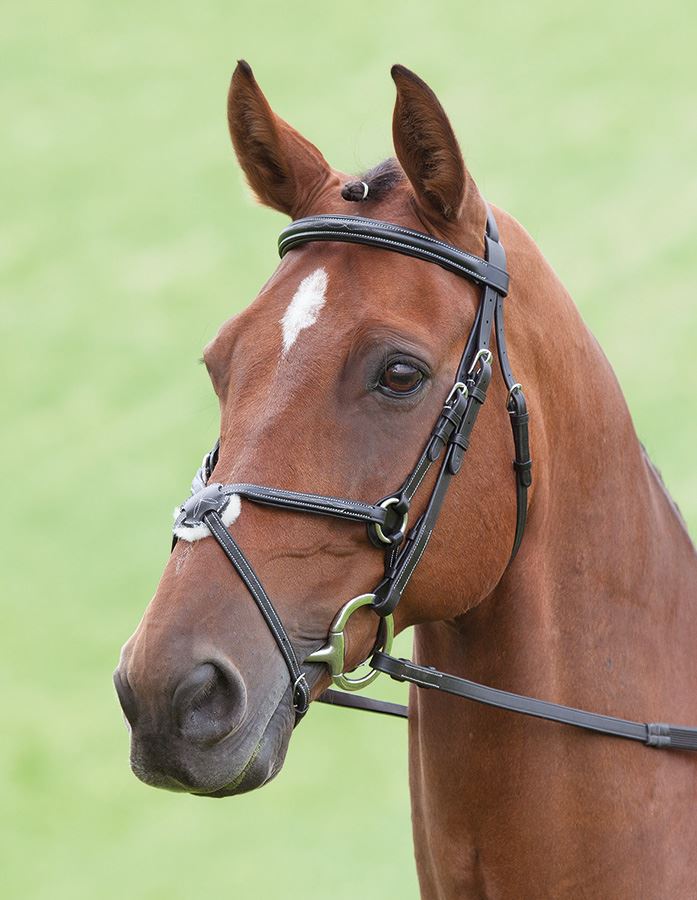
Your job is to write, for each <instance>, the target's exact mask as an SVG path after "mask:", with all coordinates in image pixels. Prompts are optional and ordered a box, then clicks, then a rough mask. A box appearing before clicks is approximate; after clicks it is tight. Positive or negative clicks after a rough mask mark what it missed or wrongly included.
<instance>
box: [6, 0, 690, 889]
mask: <svg viewBox="0 0 697 900" xmlns="http://www.w3.org/2000/svg"><path fill="white" fill-rule="evenodd" d="M696 26H697V12H696V8H695V6H694V3H691V2H684V3H679V2H675V0H667V2H663V3H661V4H660V5H655V6H654V7H653V10H652V11H651V12H647V11H645V10H642V9H640V8H639V5H637V4H630V3H612V2H610V3H608V2H607V0H582V2H581V0H572V2H568V0H567V2H565V3H563V4H560V3H558V2H556V0H532V2H528V3H522V2H499V3H497V4H495V5H494V4H464V3H462V2H457V0H451V2H433V3H427V2H425V0H422V2H419V3H414V2H400V3H398V4H397V3H384V2H380V0H374V2H371V3H354V4H351V5H349V6H348V7H346V6H336V5H334V4H329V3H326V2H323V3H320V2H317V0H309V2H308V0H306V2H304V3H300V4H289V3H278V2H266V3H250V2H238V3H233V2H228V3H222V2H208V3H205V4H193V3H186V4H184V3H179V2H174V3H173V2H170V3H156V2H150V3H143V2H140V3H136V2H131V0H127V2H120V3H104V2H102V3H97V2H95V0H92V2H87V0H82V2H77V0H63V2H62V3H60V4H56V3H49V2H48V0H43V2H32V0H28V2H24V3H21V4H20V3H14V4H12V6H10V7H7V8H6V9H5V11H4V15H3V23H2V30H1V34H0V66H1V67H2V75H3V77H2V81H1V84H0V94H1V96H2V105H1V109H2V114H3V125H2V133H3V139H2V153H3V162H2V201H1V204H0V217H1V220H2V239H1V241H0V279H1V284H2V325H3V342H2V344H3V348H2V357H3V362H4V364H5V371H6V375H5V377H4V378H3V384H4V389H3V391H2V403H3V406H2V421H3V423H4V429H5V435H4V440H3V454H4V456H5V458H4V460H3V468H2V471H3V473H4V479H3V481H4V488H3V493H4V507H5V514H4V516H3V517H2V526H1V527H2V541H1V544H0V546H2V548H3V552H4V554H5V558H4V561H3V564H2V576H3V589H2V602H3V615H2V622H3V626H2V652H1V653H0V676H1V679H2V684H3V688H4V690H3V727H2V738H1V739H0V753H1V755H0V761H1V765H2V778H1V782H2V788H0V792H1V794H2V797H1V798H0V815H1V816H2V834H1V836H0V895H2V896H3V897H8V898H32V900H33V898H42V900H43V898H51V900H55V898H71V900H78V898H93V897H99V898H103V900H110V898H121V897H125V896H128V897H132V898H136V900H140V898H147V900H150V898H153V900H154V898H176V900H178V898H186V900H188V898H193V897H198V896H204V895H207V896H213V895H220V896H229V897H241V898H247V897H254V898H277V897H278V898H280V897H283V898H295V897H303V896H306V895H307V894H310V895H315V896H316V895H319V894H323V893H324V892H325V891H327V892H330V893H331V894H332V896H333V897H334V898H355V897H362V898H365V900H370V898H378V897H380V898H384V897H385V896H388V897H415V896H416V895H417V888H416V878H415V872H414V865H413V861H412V850H411V836H410V826H409V809H408V798H407V782H406V746H405V745H406V742H405V728H404V726H403V724H402V723H400V722H396V721H385V720H382V719H373V718H370V717H366V718H363V717H361V716H359V715H357V714H351V713H345V714H342V712H340V711H337V710H331V709H324V708H317V709H313V713H312V715H311V716H309V717H308V719H307V720H306V721H305V723H304V724H303V726H302V728H300V729H299V730H298V732H297V734H296V735H295V736H294V738H293V741H292V743H291V749H290V752H289V756H288V760H287V762H286V766H285V769H284V770H283V772H282V774H281V775H280V777H279V778H278V779H277V781H276V782H274V783H273V784H272V785H270V786H269V787H267V788H265V789H264V790H263V791H260V792H258V793H256V794H252V795H248V796H245V797H242V798H239V799H233V800H226V801H223V802H215V803H214V802H206V801H202V800H200V799H196V798H192V797H183V796H176V795H172V794H167V793H164V792H157V791H154V790H152V789H149V788H146V787H144V786H143V785H141V784H139V783H138V782H137V781H136V780H135V778H134V777H133V776H132V775H131V774H130V772H129V769H128V760H127V735H126V732H125V730H124V728H123V725H122V723H121V717H120V714H119V710H118V707H117V703H116V700H115V696H114V694H113V691H112V687H111V672H112V669H113V667H114V665H115V663H116V660H117V656H118V650H119V647H120V645H121V643H122V642H123V640H124V639H125V638H126V637H127V636H128V635H129V634H130V632H131V631H132V630H133V628H134V627H135V625H136V623H137V621H138V619H139V617H140V615H141V613H142V611H143V609H144V607H145V605H146V603H147V601H148V600H149V598H150V596H151V594H152V592H153V590H154V588H155V585H156V583H157V579H158V577H159V574H160V571H161V569H162V566H163V564H164V562H165V559H166V557H167V551H168V528H169V524H170V510H171V509H172V507H173V506H174V505H175V503H177V502H179V501H180V499H181V497H182V492H184V491H185V490H186V489H187V486H188V484H189V480H190V477H191V474H192V469H193V468H194V466H195V465H196V464H197V463H198V461H199V459H200V457H201V455H202V453H203V452H204V451H205V450H206V449H208V447H209V446H210V444H211V443H212V441H213V439H214V438H215V435H216V430H217V404H216V401H215V398H214V396H213V393H212V391H211V389H210V388H209V385H208V383H207V379H206V375H205V371H204V370H203V369H202V367H200V366H198V365H197V364H196V359H197V357H198V356H199V355H200V352H201V348H202V346H203V345H204V344H205V342H206V341H207V340H208V339H209V338H210V337H211V336H212V335H213V334H214V332H215V330H216V327H217V325H218V324H219V323H220V322H221V321H222V320H224V319H225V318H226V317H228V316H230V315H231V314H232V313H234V312H236V311H237V310H239V309H240V308H241V307H242V306H244V305H245V304H246V303H248V302H249V301H250V300H251V299H252V298H253V296H254V295H255V293H256V291H257V289H258V287H259V286H260V285H261V283H262V282H263V281H264V280H265V279H266V277H267V276H268V275H269V273H270V272H271V271H272V269H273V267H274V266H275V264H276V255H275V249H274V245H275V239H276V235H277V232H278V230H279V228H280V226H281V225H282V224H283V220H282V218H281V217H280V216H279V215H277V214H275V213H272V212H270V211H268V210H264V209H261V208H259V207H257V206H255V205H254V204H253V203H252V202H251V201H250V200H249V199H248V195H247V193H246V190H245V189H244V187H243V185H242V180H241V177H240V175H239V172H238V170H237V168H236V164H235V162H234V160H233V156H232V151H231V149H230V146H229V141H228V136H227V130H226V121H225V96H226V91H227V84H228V79H229V76H230V73H231V71H232V69H233V66H234V62H235V59H236V58H237V57H240V56H243V57H245V58H247V59H248V60H249V61H250V62H251V63H252V65H253V66H254V68H255V71H256V74H257V77H258V79H259V81H260V83H261V85H262V86H263V88H264V90H265V91H266V92H267V94H268V96H269V98H270V100H271V102H272V104H273V105H274V107H275V108H276V109H277V111H278V112H279V113H280V114H281V115H283V116H284V117H285V118H287V119H288V120H289V121H291V122H292V123H293V124H294V125H296V127H298V128H299V129H300V130H301V131H303V132H304V133H305V134H307V135H308V136H309V137H310V138H311V139H312V140H313V141H315V142H316V143H317V144H318V145H319V146H320V147H321V148H322V150H323V151H324V153H325V155H326V156H327V157H328V159H329V160H330V161H331V162H333V163H334V164H335V165H337V166H339V167H341V168H344V169H346V170H348V171H359V170H361V169H362V168H364V167H366V166H368V165H370V164H372V163H374V162H376V161H377V160H379V159H381V158H382V157H384V156H387V155H389V154H390V153H391V144H390V117H391V109H392V102H393V87H392V83H391V80H390V78H389V66H390V64H391V63H393V62H402V63H404V64H406V65H408V66H410V67H412V68H414V69H415V70H416V71H417V72H419V73H420V74H421V75H422V76H423V77H424V78H426V80H427V81H429V83H430V84H432V86H433V87H434V88H435V89H436V91H437V92H438V94H439V96H440V97H441V99H442V101H443V103H444V105H445V107H446V109H447V110H448V111H449V113H450V115H451V117H452V120H453V123H454V124H455V126H456V131H457V132H458V134H459V136H460V138H461V141H462V145H463V149H464V152H465V155H466V158H467V160H468V163H469V165H470V168H471V170H472V172H473V173H474V175H475V177H476V178H477V180H478V182H479V185H480V187H481V188H482V189H483V191H484V193H485V194H486V196H487V197H489V198H490V199H491V200H492V201H494V202H495V203H497V204H499V205H501V206H503V207H505V208H506V209H508V210H509V211H511V212H512V213H513V214H514V215H516V216H517V217H518V218H519V219H520V220H521V221H522V222H523V223H524V224H525V225H526V226H527V227H528V228H529V230H530V231H531V232H532V234H533V235H534V237H535V238H536V239H537V240H538V242H539V244H540V245H541V247H542V249H543V251H544V252H545V253H546V255H547V256H548V258H549V259H550V260H551V262H552V263H553V265H554V266H555V267H556V269H557V271H558V272H559V273H560V275H561V277H562V279H563V280H564V281H565V283H566V284H567V285H568V287H569V289H570V290H571V292H572V294H573V295H574V297H575V299H576V301H577V303H578V304H579V306H580V307H581V309H582V311H583V314H584V316H585V318H586V320H587V321H588V323H589V324H590V326H591V328H592V329H593V331H594V332H595V334H596V335H597V336H598V338H599V339H600V341H601V343H602V345H603V346H604V348H605V350H606V352H607V354H608V356H609V358H610V360H611V361H612V363H613V364H614V366H615V368H616V370H617V372H618V375H619V377H620V380H621V382H622V385H623V387H624V389H625V392H626V394H627V397H628V400H629V404H630V406H631V409H632V412H633V414H634V417H635V420H636V423H637V429H638V432H639V434H640V436H641V437H642V439H643V440H644V441H645V442H646V444H647V446H648V448H649V451H650V453H651V455H652V457H653V459H654V461H655V462H656V464H657V465H658V466H659V467H660V468H661V470H662V472H663V474H664V477H665V479H666V482H667V484H668V486H669V488H670V490H671V491H672V493H673V495H674V497H675V498H676V500H677V501H678V503H679V504H680V506H681V507H682V510H683V512H684V514H685V516H686V518H687V520H688V522H689V524H690V526H691V528H692V531H693V533H694V532H695V527H696V526H697V466H695V460H694V446H695V442H696V441H697V427H696V425H695V388H696V387H697V385H696V383H695V381H696V379H695V363H694V349H693V348H694V346H695V340H696V339H697V310H696V305H695V302H694V299H693V291H694V288H695V286H696V285H697V261H696V259H695V253H694V247H695V245H696V244H697V216H696V214H695V213H696V211H697V167H696V166H695V159H696V158H697V115H695V86H696V84H697V63H696V61H695V60H696V56H697V54H695V50H694V39H695V30H696ZM550 377H554V374H553V373H550ZM588 401H589V402H590V403H592V401H593V398H592V397H589V398H588ZM403 647H404V649H406V645H403ZM388 693H389V689H388ZM337 773H340V774H341V777H340V778H339V779H338V782H337Z"/></svg>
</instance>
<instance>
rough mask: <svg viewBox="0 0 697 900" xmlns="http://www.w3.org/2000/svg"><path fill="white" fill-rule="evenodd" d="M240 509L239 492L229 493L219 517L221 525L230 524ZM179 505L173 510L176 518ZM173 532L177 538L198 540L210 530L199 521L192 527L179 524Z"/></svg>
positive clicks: (235, 518)
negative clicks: (227, 500)
mask: <svg viewBox="0 0 697 900" xmlns="http://www.w3.org/2000/svg"><path fill="white" fill-rule="evenodd" d="M241 511H242V501H241V500H240V495H239V494H230V500H229V502H228V505H227V506H226V507H225V509H224V510H223V512H222V514H221V516H220V518H221V519H222V520H223V525H232V523H233V522H235V521H236V520H237V517H238V516H239V514H240V512H241ZM179 512H180V510H179V507H177V509H175V510H174V518H175V519H176V518H177V516H178V515H179ZM174 533H175V534H176V536H177V537H178V538H181V539H182V540H183V541H189V542H191V541H200V540H201V538H205V537H208V535H209V534H210V531H209V529H208V525H206V524H205V523H203V522H202V523H201V524H200V525H194V526H193V528H187V527H185V526H184V525H181V526H180V527H179V528H175V529H174Z"/></svg>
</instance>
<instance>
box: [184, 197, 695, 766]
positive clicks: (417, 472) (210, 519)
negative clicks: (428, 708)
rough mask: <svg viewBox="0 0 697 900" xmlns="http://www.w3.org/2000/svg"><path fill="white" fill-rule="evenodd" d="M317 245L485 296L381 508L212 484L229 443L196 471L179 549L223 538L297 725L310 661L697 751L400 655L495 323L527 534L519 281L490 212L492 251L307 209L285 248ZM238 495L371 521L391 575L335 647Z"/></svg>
mask: <svg viewBox="0 0 697 900" xmlns="http://www.w3.org/2000/svg"><path fill="white" fill-rule="evenodd" d="M317 241H334V242H343V243H353V244H362V245H366V246H369V247H379V248H381V249H386V250H390V251H393V252H396V253H401V254H404V255H407V256H411V257H414V258H416V259H420V260H424V261H426V262H431V263H435V264H437V265H439V266H441V267H442V268H444V269H446V270H448V271H449V272H453V273H454V274H456V275H459V276H461V277H464V278H466V279H467V280H469V281H472V282H474V283H475V284H477V285H479V286H480V287H481V289H482V293H481V298H480V301H479V306H478V309H477V313H476V316H475V319H474V323H473V325H472V328H471V330H470V332H469V336H468V338H467V342H466V344H465V348H464V351H463V353H462V357H461V359H460V364H459V366H458V369H457V372H456V373H455V378H454V381H453V385H452V387H451V389H450V391H449V392H448V395H447V397H446V399H445V402H444V404H443V407H442V409H441V411H440V414H439V416H438V419H437V420H436V423H435V425H434V426H433V428H432V430H431V433H430V434H429V436H428V439H427V440H426V443H425V446H424V449H423V451H422V453H421V456H420V457H419V459H418V461H417V463H416V465H415V466H414V468H413V469H412V471H411V472H410V473H409V475H408V476H407V478H406V479H405V481H404V482H403V483H402V485H401V486H400V487H399V489H398V490H397V491H395V492H394V493H392V494H389V495H387V496H386V497H384V498H382V499H381V500H378V501H377V502H376V503H374V504H371V503H365V502H363V501H359V500H350V499H345V498H338V497H330V496H323V495H319V494H312V493H304V492H298V491H289V490H282V489H279V488H274V487H267V486H264V485H257V484H248V483H242V484H218V483H215V482H213V483H211V482H210V476H211V474H212V472H213V469H214V468H215V465H216V462H217V459H218V453H219V447H220V444H219V442H216V444H215V446H214V447H213V449H212V450H211V451H210V453H208V454H207V455H206V456H205V457H204V460H203V463H202V465H201V467H200V469H199V470H198V472H197V473H196V476H195V477H194V480H193V482H192V487H191V496H190V497H189V499H188V500H187V501H186V502H185V503H184V504H183V505H182V506H181V507H180V510H179V513H178V515H177V517H176V520H175V523H174V533H175V536H174V540H173V544H172V546H173V547H174V544H175V543H176V541H177V535H178V534H179V535H180V536H181V535H186V533H187V529H198V530H200V529H201V527H202V526H205V527H207V529H208V532H209V533H210V535H211V536H212V537H214V538H215V540H216V541H217V542H218V544H219V545H220V547H221V549H222V551H223V552H224V553H225V555H226V556H227V558H228V560H229V561H230V563H231V564H232V566H233V567H234V569H235V570H236V572H237V574H238V575H239V577H240V578H241V580H242V581H243V583H244V585H245V587H246V588H247V590H248V591H249V593H250V595H251V597H252V599H253V600H254V602H255V603H256V605H257V607H258V609H259V611H260V613H261V615H262V616H263V618H264V620H265V622H266V624H267V625H268V627H269V629H270V630H271V633H272V635H273V637H274V639H275V641H276V643H277V645H278V648H279V650H280V652H281V654H282V656H283V659H284V661H285V663H286V666H287V668H288V672H289V676H290V683H291V686H292V703H293V707H294V710H295V716H296V724H297V722H298V721H300V719H301V718H302V717H303V716H304V715H305V713H306V712H307V710H308V708H309V705H310V688H309V685H308V682H307V677H306V673H305V671H304V669H303V666H304V665H305V664H306V663H309V664H325V665H327V666H328V667H329V671H330V674H331V678H332V681H333V683H334V684H335V685H336V686H338V687H340V688H343V689H344V690H345V691H356V690H359V689H361V688H363V687H365V686H366V685H368V684H370V683H371V682H372V681H374V680H375V678H377V676H378V675H379V674H380V673H385V674H387V675H389V676H390V677H391V678H393V679H394V680H396V681H402V682H408V683H410V684H414V685H416V686H417V687H420V688H425V689H428V688H431V689H435V690H440V691H444V692H446V693H450V694H453V695H455V696H459V697H464V698H466V699H469V700H474V701H476V702H479V703H483V704H486V705H489V706H494V707H498V708H501V709H507V710H510V711H512V712H518V713H522V714H524V715H528V716H534V717H537V718H543V719H549V720H552V721H555V722H559V723H562V724H567V725H574V726H576V727H579V728H584V729H588V730H592V731H596V732H600V733H602V734H608V735H614V736H616V737H624V738H628V739H630V740H635V741H641V742H643V743H645V744H647V745H649V746H652V747H658V748H672V749H682V750H697V729H695V728H685V727H679V726H675V725H668V724H664V723H644V722H634V721H630V720H626V719H619V718H616V717H614V716H606V715H599V714H597V713H591V712H586V711H584V710H579V709H575V708H573V707H569V706H562V705H559V704H555V703H549V702H547V701H544V700H538V699H535V698H532V697H526V696H523V695H520V694H513V693H510V692H508V691H501V690H498V689H495V688H491V687H487V686H485V685H482V684H478V683H477V682H473V681H469V680H468V679H465V678H460V677H457V676H455V675H449V674H448V673H445V672H439V671H438V670H436V669H434V668H432V667H427V666H420V665H416V664H415V663H412V662H411V661H409V660H405V659H396V658H395V657H393V656H391V655H390V650H391V647H392V638H393V635H394V623H393V613H394V611H395V609H396V607H397V605H398V603H399V601H400V599H401V597H402V595H403V593H404V590H405V589H406V586H407V584H408V582H409V579H410V578H411V576H412V575H413V573H414V570H415V569H416V567H417V566H418V564H419V562H420V560H421V558H422V555H423V553H424V552H425V550H426V547H427V545H428V542H429V540H430V537H431V534H432V532H433V529H434V527H435V525H436V521H437V519H438V515H439V513H440V510H441V507H442V504H443V501H444V499H445V496H446V493H447V490H448V487H449V485H450V483H451V481H452V479H453V478H454V477H455V476H457V474H458V473H459V472H460V469H461V467H462V464H463V461H464V456H465V453H466V451H467V448H468V446H469V440H470V435H471V433H472V429H473V428H474V425H475V422H476V419H477V415H478V413H479V410H480V409H481V407H482V405H483V404H484V401H485V400H486V394H487V389H488V387H489V383H490V381H491V377H492V361H493V355H492V352H491V350H490V342H491V335H492V331H493V330H494V328H495V332H496V350H497V356H498V361H499V367H500V370H501V374H502V377H503V380H504V383H505V385H506V388H507V392H508V393H507V410H508V414H509V419H510V424H511V428H512V432H513V446H514V460H513V473H514V477H515V491H516V507H517V512H516V522H515V535H514V539H513V546H512V550H511V560H512V559H513V558H514V557H515V555H516V553H517V552H518V549H519V547H520V543H521V541H522V539H523V534H524V531H525V522H526V517H527V499H528V498H527V494H528V488H529V487H530V484H531V480H532V461H531V459H530V451H529V440H528V410H527V404H526V401H525V395H524V393H523V389H522V386H521V384H520V383H519V382H517V381H516V379H515V377H514V375H513V372H512V370H511V365H510V361H509V358H508V352H507V349H506V336H505V330H504V317H503V301H504V298H505V296H506V294H507V292H508V285H509V277H508V273H507V271H506V254H505V251H504V249H503V246H502V244H501V242H500V240H499V234H498V228H497V225H496V221H495V219H494V215H493V213H492V211H491V210H488V212H487V224H486V233H485V235H484V244H485V257H484V258H482V257H479V256H475V255H473V254H470V253H466V252H464V251H463V250H460V249H458V248H457V247H454V246H452V245H451V244H447V243H445V242H443V241H440V240H437V239H436V238H434V237H432V236H431V235H428V234H424V233H421V232H417V231H412V230H411V229H408V228H403V227H401V226H399V225H394V224H392V223H389V222H383V221H380V220H376V219H367V218H363V217H360V216H336V215H323V216H309V217H306V218H303V219H298V220H296V221H294V222H291V223H290V225H288V226H287V227H286V228H285V229H284V230H283V231H282V232H281V235H280V237H279V242H278V248H279V254H280V256H281V257H283V256H285V254H286V253H288V252H290V251H291V250H293V249H294V248H296V247H299V246H302V245H304V244H308V243H313V242H317ZM436 464H438V466H439V468H438V471H437V474H436V478H435V484H434V486H433V489H432V491H431V495H430V497H429V498H428V500H427V503H426V506H425V509H424V511H423V513H422V514H421V515H420V516H419V518H418V519H417V520H416V522H415V523H414V524H413V525H412V526H411V528H410V529H409V530H407V528H408V523H409V511H410V507H411V504H412V501H413V499H414V497H415V495H416V493H417V491H418V490H419V487H420V485H421V484H422V483H423V481H424V478H425V476H426V474H427V473H428V472H429V470H430V469H431V468H432V467H433V466H434V465H436ZM235 495H237V496H238V497H244V498H246V499H247V500H251V501H252V502H254V503H260V504H263V505H266V506H272V507H277V508H281V509H285V510H290V511H294V512H302V513H312V514H315V515H323V516H332V517H335V518H340V519H346V520H349V521H353V522H356V523H361V524H364V525H366V526H367V530H368V537H369V539H370V541H371V543H372V544H373V545H374V546H375V547H378V548H381V549H382V550H383V551H384V556H385V561H384V576H383V578H382V580H381V581H380V583H379V584H378V585H377V586H376V588H375V589H374V591H373V592H372V593H366V594H361V595H359V596H358V597H354V598H353V599H351V600H349V601H348V602H347V603H345V604H344V606H343V607H342V608H341V609H340V610H339V612H338V613H337V615H336V617H335V619H334V621H333V622H332V625H331V626H330V629H329V634H328V637H327V641H326V643H325V644H324V645H323V646H322V647H320V648H319V649H317V650H315V651H314V652H312V653H310V654H309V656H307V657H306V658H305V659H304V660H303V661H302V663H301V661H300V660H299V659H298V657H297V654H296V653H295V649H294V647H293V644H292V642H291V640H290V638H289V636H288V634H287V632H286V630H285V628H284V626H283V623H282V621H281V619H280V617H279V615H278V613H277V612H276V610H275V608H274V605H273V603H272V601H271V599H270V598H269V596H268V594H267V593H266V591H265V589H264V586H263V585H262V583H261V581H260V579H259V578H258V576H257V574H256V572H255V571H254V569H253V567H252V565H251V564H250V562H249V561H248V560H247V558H246V556H245V555H244V553H243V551H242V550H241V548H240V547H239V545H238V544H237V542H236V541H235V540H234V538H233V537H232V535H231V534H230V531H229V529H228V527H227V526H226V524H225V522H224V514H225V510H226V508H227V507H228V505H229V503H230V501H231V498H232V497H233V496H235ZM204 533H205V532H204ZM363 607H369V608H371V609H372V610H373V611H374V612H375V613H376V614H377V615H378V616H379V617H380V625H379V628H378V636H377V640H376V644H375V646H374V648H373V651H372V652H371V655H370V658H369V660H367V661H368V662H369V665H370V671H369V672H368V674H366V675H363V676H358V677H354V676H351V675H350V674H347V673H346V672H345V671H344V668H345V629H346V626H347V624H348V621H349V619H350V618H351V616H352V615H353V613H354V612H355V611H356V610H357V609H361V608H363ZM318 699H319V700H320V701H321V702H324V703H330V704H333V705H337V706H350V707H353V708H359V709H365V710H368V711H371V712H379V713H383V714H387V715H396V716H402V717H406V716H407V715H408V711H407V709H406V707H403V706H401V705H399V704H395V703H388V702H386V701H382V700H374V699H372V698H367V697H360V696H357V695H355V694H353V693H349V694H346V693H342V692H340V691H333V690H328V691H325V692H324V693H323V694H322V695H321V696H320V697H319V698H318Z"/></svg>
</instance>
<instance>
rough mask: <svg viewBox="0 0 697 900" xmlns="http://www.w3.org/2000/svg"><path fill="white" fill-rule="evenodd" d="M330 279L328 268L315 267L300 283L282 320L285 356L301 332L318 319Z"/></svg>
mask: <svg viewBox="0 0 697 900" xmlns="http://www.w3.org/2000/svg"><path fill="white" fill-rule="evenodd" d="M328 281H329V277H328V275H327V272H326V269H315V271H314V272H312V273H311V274H310V275H308V276H307V277H306V278H303V280H302V281H301V282H300V284H299V285H298V289H297V291H296V292H295V294H294V295H293V299H292V300H291V301H290V303H289V304H288V309H286V311H285V313H284V314H283V318H282V319H281V320H280V325H281V328H282V329H283V355H284V356H287V355H288V351H289V350H290V348H291V347H292V346H293V344H294V343H295V341H296V340H297V338H298V335H299V334H300V332H301V331H303V330H304V329H305V328H309V327H310V325H314V324H315V322H316V321H317V317H318V316H319V313H320V310H321V309H322V307H323V306H324V302H325V300H326V295H327V284H328Z"/></svg>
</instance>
